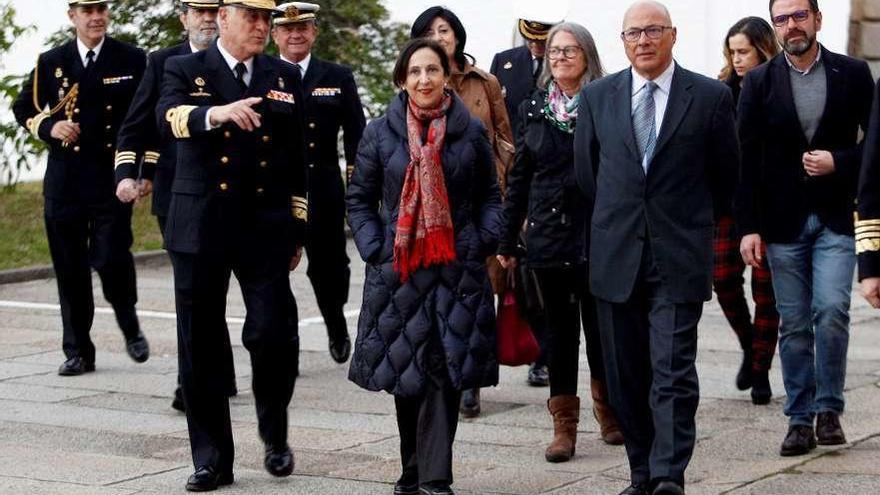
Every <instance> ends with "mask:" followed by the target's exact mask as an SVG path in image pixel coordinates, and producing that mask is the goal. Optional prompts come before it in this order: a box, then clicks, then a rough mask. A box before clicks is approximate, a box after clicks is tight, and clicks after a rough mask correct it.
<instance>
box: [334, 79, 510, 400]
mask: <svg viewBox="0 0 880 495" xmlns="http://www.w3.org/2000/svg"><path fill="white" fill-rule="evenodd" d="M406 109H407V97H406V94H405V93H404V92H401V93H400V94H399V95H398V96H396V97H395V98H394V99H393V100H392V101H391V103H390V105H389V107H388V112H387V114H386V115H385V116H383V117H380V118H378V119H375V120H373V121H372V122H370V124H369V125H368V126H367V128H366V130H365V132H364V135H363V138H362V140H361V143H360V148H359V149H358V157H357V161H356V164H355V170H354V174H353V176H352V179H351V181H350V182H349V185H348V192H347V194H346V203H347V206H348V221H349V225H350V226H351V230H352V232H353V234H354V241H355V244H356V245H357V248H358V251H359V252H360V255H361V258H363V260H364V261H365V262H366V263H367V266H366V280H365V283H364V297H363V305H362V307H361V314H360V318H359V320H358V335H357V340H356V341H355V349H354V356H353V357H352V361H351V368H350V370H349V379H350V380H352V381H353V382H355V383H356V384H358V385H359V386H361V387H363V388H365V389H368V390H385V391H387V392H389V393H392V394H394V395H397V396H402V397H413V396H418V395H421V394H422V393H423V392H424V388H425V384H426V381H427V380H428V379H430V378H429V377H428V376H426V373H425V364H426V362H427V356H429V355H431V354H432V353H437V352H442V353H443V355H444V356H445V360H446V367H447V371H448V374H449V380H450V383H451V385H452V386H453V387H455V388H457V389H469V388H473V387H478V386H490V385H495V384H496V383H497V382H498V361H497V358H496V347H495V346H496V343H495V309H494V299H493V295H492V289H491V287H490V284H489V280H488V278H487V275H486V264H485V260H486V257H487V256H488V255H490V254H492V253H494V252H495V249H496V247H497V241H498V236H499V233H500V229H501V197H500V194H499V191H498V182H497V179H496V177H495V163H494V159H493V155H492V150H491V149H490V147H489V141H488V139H487V136H486V129H485V127H484V126H483V124H481V123H480V121H479V120H478V119H476V118H474V117H472V116H471V115H470V113H469V112H468V111H467V108H465V106H464V104H463V103H462V101H461V100H460V99H458V97H456V96H453V103H452V105H451V106H450V108H449V111H448V113H447V123H446V141H445V144H444V149H443V152H442V157H441V160H442V164H443V172H444V175H445V177H446V188H447V191H448V195H449V204H450V209H451V212H452V223H453V226H454V230H455V252H456V260H455V261H453V262H451V263H449V264H446V265H442V266H432V267H429V268H423V269H420V270H417V271H416V272H414V273H413V274H412V275H411V277H410V278H409V280H408V281H407V282H406V283H405V284H401V282H400V276H399V275H398V273H396V272H395V271H394V269H393V267H392V264H393V246H394V237H395V232H396V230H397V216H398V206H399V201H400V193H401V190H402V188H403V181H404V177H405V175H406V168H407V166H408V165H409V162H410V157H409V148H408V145H407V130H406ZM438 336H439V338H437V337H438ZM432 337H434V338H432ZM432 341H433V342H441V343H442V350H441V349H433V348H431V347H432V345H429V342H432Z"/></svg>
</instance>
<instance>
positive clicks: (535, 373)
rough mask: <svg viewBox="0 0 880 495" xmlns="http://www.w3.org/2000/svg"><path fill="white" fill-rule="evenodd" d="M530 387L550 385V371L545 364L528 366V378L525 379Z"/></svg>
mask: <svg viewBox="0 0 880 495" xmlns="http://www.w3.org/2000/svg"><path fill="white" fill-rule="evenodd" d="M527 381H528V382H529V385H531V386H532V387H547V386H549V385H550V371H549V370H548V369H547V367H546V366H536V365H534V364H532V365H531V366H529V378H528V380H527Z"/></svg>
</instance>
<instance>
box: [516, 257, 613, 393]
mask: <svg viewBox="0 0 880 495" xmlns="http://www.w3.org/2000/svg"><path fill="white" fill-rule="evenodd" d="M533 271H534V273H535V276H536V277H537V280H538V286H539V288H540V291H541V295H542V300H543V302H544V317H545V331H546V335H547V341H548V343H549V346H548V347H549V364H550V366H549V367H550V396H551V397H556V396H557V395H577V386H578V360H579V357H580V345H581V341H580V333H581V326H583V332H584V338H585V339H586V342H587V362H588V364H589V366H590V375H591V376H592V377H593V378H595V379H597V380H602V381H604V380H605V363H604V360H603V358H602V341H601V339H600V337H599V326H598V322H597V321H596V300H595V299H594V298H593V296H592V295H590V293H589V292H588V291H587V290H585V289H586V282H585V281H586V280H587V278H586V277H585V276H586V275H587V273H586V270H585V268H584V267H583V266H576V267H574V266H573V267H558V268H536V269H534V270H533Z"/></svg>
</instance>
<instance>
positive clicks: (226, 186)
mask: <svg viewBox="0 0 880 495" xmlns="http://www.w3.org/2000/svg"><path fill="white" fill-rule="evenodd" d="M220 190H221V191H228V190H229V184H227V183H225V182H221V183H220Z"/></svg>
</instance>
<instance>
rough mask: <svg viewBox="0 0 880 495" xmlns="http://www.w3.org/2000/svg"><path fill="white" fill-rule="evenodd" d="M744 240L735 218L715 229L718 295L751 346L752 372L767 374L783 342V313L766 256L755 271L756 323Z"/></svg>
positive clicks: (722, 220)
mask: <svg viewBox="0 0 880 495" xmlns="http://www.w3.org/2000/svg"><path fill="white" fill-rule="evenodd" d="M739 243H740V237H739V236H738V235H736V232H735V229H734V225H733V218H732V217H729V216H725V217H721V218H720V219H719V220H718V221H717V222H716V226H715V243H714V247H715V273H714V279H715V294H716V296H717V297H718V303H719V304H720V305H721V309H722V310H723V311H724V316H725V317H726V318H727V321H728V322H729V323H730V326H731V327H732V328H733V331H734V332H736V336H737V337H738V338H739V341H740V344H741V345H742V346H743V348H744V349H745V348H746V347H747V346H751V349H752V369H753V370H754V371H767V370H769V369H770V363H771V362H772V361H773V355H774V354H775V352H776V341H777V340H778V339H779V313H777V312H776V298H775V296H774V294H773V284H772V282H771V280H770V269H769V267H767V265H766V263H767V256H766V254H765V255H764V257H763V259H764V266H762V267H761V268H752V299H753V300H754V301H755V319H754V322H752V317H751V314H750V313H749V305H748V303H747V302H746V296H745V291H744V289H743V284H745V279H744V278H743V274H744V273H745V269H746V265H745V263H744V262H743V260H742V256H741V255H740V252H739Z"/></svg>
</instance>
